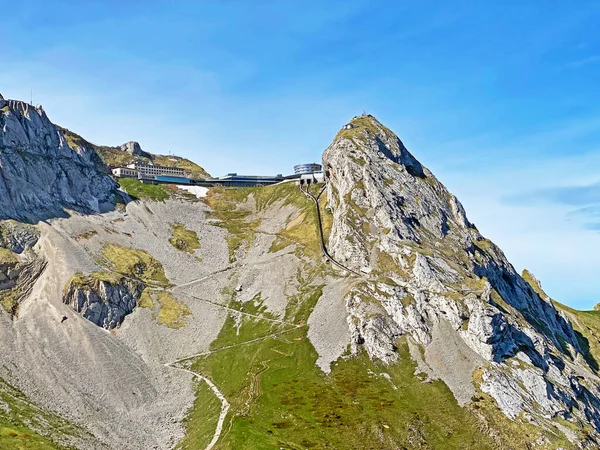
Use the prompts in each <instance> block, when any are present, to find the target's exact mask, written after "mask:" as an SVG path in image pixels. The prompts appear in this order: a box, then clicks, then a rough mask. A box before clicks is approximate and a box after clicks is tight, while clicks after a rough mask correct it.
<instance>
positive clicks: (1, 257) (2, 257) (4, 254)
mask: <svg viewBox="0 0 600 450" xmlns="http://www.w3.org/2000/svg"><path fill="white" fill-rule="evenodd" d="M18 262H19V259H18V258H17V256H16V255H15V254H14V253H13V252H11V251H10V250H8V249H6V248H2V247H0V264H13V263H18Z"/></svg>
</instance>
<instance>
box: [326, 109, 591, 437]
mask: <svg viewBox="0 0 600 450" xmlns="http://www.w3.org/2000/svg"><path fill="white" fill-rule="evenodd" d="M323 163H324V166H325V169H326V170H327V171H328V174H329V184H328V188H327V189H328V194H329V195H328V198H329V199H330V207H331V208H332V210H333V213H334V221H333V228H332V231H331V234H330V236H329V245H330V253H331V254H332V255H333V256H334V257H335V258H336V259H338V260H339V261H341V262H342V263H344V264H346V265H348V266H349V267H351V268H354V269H355V270H362V271H363V272H364V273H367V274H370V280H369V282H365V283H363V284H361V285H358V286H356V287H355V288H353V289H352V290H351V292H350V293H349V295H348V296H347V299H346V304H347V308H348V311H349V314H350V316H351V317H350V319H349V325H350V328H351V332H352V341H353V352H355V353H356V352H357V351H358V350H359V348H360V347H364V348H366V350H367V351H368V353H369V355H370V356H371V357H373V358H378V359H381V360H382V361H385V362H388V363H393V362H395V361H396V360H397V358H398V356H397V353H396V340H397V339H398V338H400V337H402V336H409V337H410V339H411V340H412V341H413V342H414V343H416V344H417V345H420V346H422V347H423V348H425V352H424V353H425V358H424V360H423V361H421V362H422V364H423V366H425V367H424V368H423V370H424V371H426V372H429V373H430V374H431V375H432V376H434V377H439V378H441V379H443V380H444V381H445V382H446V384H448V386H449V387H450V388H451V389H452V390H453V392H454V394H455V396H456V397H457V400H458V401H459V402H460V403H462V404H467V403H469V402H470V401H472V398H475V396H476V395H477V394H476V393H477V392H480V393H486V394H488V395H490V396H491V397H493V398H494V399H495V401H496V402H497V404H498V406H499V407H500V409H501V410H502V411H503V412H504V413H505V414H506V415H507V416H508V417H509V418H511V419H514V420H517V419H518V418H519V417H527V418H528V420H529V421H531V422H533V423H537V424H539V425H542V426H544V427H548V428H552V427H555V428H559V429H561V430H563V428H564V425H563V424H562V422H561V421H563V420H564V421H568V422H571V423H575V424H577V423H581V422H583V423H589V424H590V425H591V426H592V427H593V430H587V431H585V432H583V428H585V427H582V428H581V430H580V431H582V433H580V434H579V435H578V438H579V439H581V440H582V442H587V440H593V441H594V442H597V439H598V431H600V419H599V418H600V383H599V380H598V377H597V374H596V369H597V366H596V367H594V366H593V365H592V366H591V365H590V364H589V362H588V361H589V356H590V355H589V354H588V353H587V344H586V343H585V342H584V338H583V336H582V335H581V334H580V333H578V332H576V331H575V330H574V329H573V325H572V323H571V321H570V320H569V319H568V317H567V316H566V315H565V314H564V313H563V312H562V311H560V310H558V309H557V308H556V307H555V306H554V305H553V303H552V302H551V301H550V300H549V299H548V298H545V297H541V296H540V295H538V293H537V292H536V291H535V289H533V288H532V287H531V286H530V285H529V283H527V282H526V281H525V280H523V278H521V277H520V276H519V275H518V274H517V273H516V272H515V270H514V268H513V267H512V265H511V264H510V263H509V262H508V261H507V259H506V257H505V256H504V254H503V253H502V251H501V250H500V249H499V248H498V247H497V246H495V245H494V244H493V243H492V242H490V241H489V240H487V239H485V238H484V237H483V236H482V235H481V234H480V233H479V232H478V230H477V229H476V228H475V226H474V225H473V224H471V223H470V222H469V220H468V219H467V217H466V214H465V211H464V209H463V207H462V205H461V204H460V203H459V202H458V200H457V199H456V198H455V197H454V196H453V195H452V194H450V193H449V192H448V191H447V189H446V188H445V187H444V186H443V185H442V184H441V183H440V182H439V181H438V180H437V179H436V178H435V177H434V176H433V174H432V173H431V172H430V171H429V170H428V169H427V168H425V167H424V166H422V165H421V164H420V163H419V162H418V161H417V160H416V159H415V158H414V157H413V156H412V155H411V154H410V153H409V152H408V150H406V148H405V147H404V145H403V144H402V142H401V141H400V140H399V139H398V138H397V137H396V135H394V134H393V133H392V132H391V131H390V130H388V129H387V128H385V127H384V126H383V125H381V124H380V123H379V122H378V121H377V120H376V119H375V118H373V117H371V116H362V117H356V118H354V119H353V120H352V121H351V122H350V123H349V124H348V125H347V126H345V127H344V128H343V129H342V130H341V131H340V133H338V136H337V137H336V139H335V140H334V142H333V143H332V144H331V146H329V147H328V148H327V150H326V151H325V153H324V155H323ZM440 330H442V331H440ZM443 330H446V331H443ZM440 332H441V333H442V335H443V336H444V339H442V340H439V339H437V340H436V333H440ZM453 334H455V335H456V338H455V339H449V338H450V336H451V335H453ZM453 342H455V343H454V344H453ZM456 342H460V346H463V345H464V346H465V347H466V349H460V348H457V344H456ZM436 346H437V347H438V348H435V347H436ZM428 350H433V351H429V352H428ZM449 354H455V356H456V358H455V360H454V361H452V360H451V361H447V362H445V363H444V362H443V361H442V363H441V364H440V360H441V359H440V358H441V356H442V355H446V356H447V355H449ZM460 359H466V360H471V361H472V363H471V364H470V367H471V370H470V371H468V372H466V373H465V371H455V370H448V369H451V368H452V365H454V364H458V361H459V360H460ZM478 367H479V368H480V369H479V370H477V371H475V373H473V371H474V370H475V369H476V368H478ZM461 372H462V373H461ZM469 372H470V373H469ZM524 415H525V416H524ZM563 431H564V430H563ZM588 432H589V433H588ZM569 433H571V432H569Z"/></svg>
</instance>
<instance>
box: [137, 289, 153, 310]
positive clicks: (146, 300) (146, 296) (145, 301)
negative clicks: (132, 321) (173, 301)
mask: <svg viewBox="0 0 600 450" xmlns="http://www.w3.org/2000/svg"><path fill="white" fill-rule="evenodd" d="M137 305H138V306H139V307H140V308H149V309H151V310H153V311H154V308H155V306H154V300H152V295H151V291H150V290H149V289H147V288H146V289H144V290H143V291H142V295H140V298H139V299H138V301H137Z"/></svg>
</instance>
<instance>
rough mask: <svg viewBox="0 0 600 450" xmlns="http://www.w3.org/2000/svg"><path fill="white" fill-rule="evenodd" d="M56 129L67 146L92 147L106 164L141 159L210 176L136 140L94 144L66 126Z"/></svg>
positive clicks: (176, 157) (201, 175) (193, 174)
mask: <svg viewBox="0 0 600 450" xmlns="http://www.w3.org/2000/svg"><path fill="white" fill-rule="evenodd" d="M58 129H59V130H61V131H62V133H63V134H64V136H65V139H66V140H67V143H68V144H69V147H71V148H73V149H76V148H77V147H85V148H91V149H94V150H95V151H96V153H97V154H98V155H99V156H100V158H102V161H103V162H104V164H106V165H110V166H121V167H122V166H126V165H127V164H130V163H132V162H133V161H143V162H151V163H153V164H156V165H159V166H166V167H179V168H181V169H184V170H185V171H186V172H189V173H190V175H191V176H192V177H197V178H206V177H209V176H210V175H209V174H208V172H206V170H204V169H203V168H202V167H200V166H199V165H198V164H196V163H194V162H193V161H190V160H189V159H186V158H182V157H180V156H174V155H154V154H152V153H148V152H144V151H142V150H141V148H140V146H139V144H138V143H137V142H133V141H132V142H128V143H127V144H123V145H122V146H121V147H110V146H106V145H96V144H92V143H91V142H89V141H87V140H85V139H84V138H82V137H81V136H79V135H78V134H76V133H74V132H73V131H71V130H68V129H67V128H63V127H60V126H59V127H58ZM132 149H134V150H132ZM128 150H129V151H128Z"/></svg>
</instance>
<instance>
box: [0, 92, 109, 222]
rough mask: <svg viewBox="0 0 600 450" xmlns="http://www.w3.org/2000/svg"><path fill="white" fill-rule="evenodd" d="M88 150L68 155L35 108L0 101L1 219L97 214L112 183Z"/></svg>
mask: <svg viewBox="0 0 600 450" xmlns="http://www.w3.org/2000/svg"><path fill="white" fill-rule="evenodd" d="M99 166H101V162H100V160H99V158H98V155H97V154H96V153H95V152H94V151H93V150H90V149H86V148H83V147H79V148H77V149H76V150H73V149H71V148H70V147H69V146H68V145H67V142H66V141H65V139H64V136H63V134H62V132H60V131H59V130H58V129H57V127H56V126H55V125H54V124H53V123H52V122H50V120H49V119H48V116H46V113H45V112H44V110H43V109H41V108H40V107H33V106H31V105H29V104H27V103H25V102H21V101H16V100H4V99H1V98H0V219H5V218H19V219H21V218H23V219H28V220H37V219H45V218H48V217H52V216H55V215H59V214H61V213H62V212H63V211H64V209H74V210H78V211H82V212H100V211H102V210H103V209H106V208H108V207H110V205H111V204H112V203H113V200H114V189H115V188H116V184H115V182H114V181H113V180H112V179H111V178H110V177H109V176H107V175H106V174H105V173H103V171H102V170H100V169H99Z"/></svg>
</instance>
